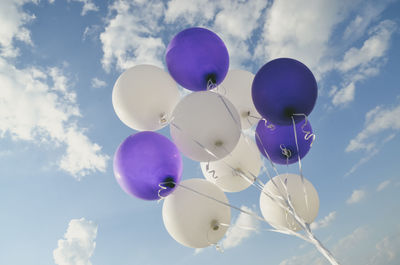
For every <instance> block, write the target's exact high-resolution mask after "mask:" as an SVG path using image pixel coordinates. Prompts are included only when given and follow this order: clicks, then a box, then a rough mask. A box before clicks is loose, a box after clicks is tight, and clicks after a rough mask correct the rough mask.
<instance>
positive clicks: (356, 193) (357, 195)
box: [346, 190, 366, 204]
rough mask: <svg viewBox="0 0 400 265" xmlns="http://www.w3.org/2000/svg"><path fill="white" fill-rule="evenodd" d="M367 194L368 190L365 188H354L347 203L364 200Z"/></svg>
mask: <svg viewBox="0 0 400 265" xmlns="http://www.w3.org/2000/svg"><path fill="white" fill-rule="evenodd" d="M365 196H366V192H365V191H364V190H353V193H352V194H351V196H350V198H348V199H347V201H346V203H347V204H354V203H358V202H360V201H362V200H363V199H364V198H365Z"/></svg>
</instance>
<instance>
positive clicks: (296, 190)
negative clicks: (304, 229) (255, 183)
mask: <svg viewBox="0 0 400 265" xmlns="http://www.w3.org/2000/svg"><path fill="white" fill-rule="evenodd" d="M272 180H273V181H274V182H275V184H276V185H277V187H278V188H277V187H276V186H275V185H274V184H273V183H272V181H271V180H270V181H268V183H267V184H266V185H265V186H264V189H263V192H262V193H261V196H260V208H261V213H262V215H263V216H264V218H265V220H266V221H267V222H268V223H269V224H270V225H271V226H273V227H275V228H277V229H290V230H293V231H298V230H301V227H300V225H299V224H298V223H297V222H296V220H295V219H294V217H293V216H292V215H291V214H290V213H289V212H287V211H286V210H284V209H282V208H281V207H280V206H279V205H278V204H277V203H276V202H274V201H273V200H271V199H270V198H269V197H268V196H267V195H265V194H264V192H265V193H267V194H272V195H273V196H274V198H275V199H276V200H278V201H280V202H281V203H282V204H283V205H287V204H286V203H285V202H284V201H283V200H281V199H278V198H276V196H284V198H286V199H287V198H288V195H289V196H290V199H291V202H292V204H293V208H294V210H295V211H296V214H297V215H298V216H299V217H301V218H302V219H303V220H304V221H305V222H306V223H308V224H311V223H312V222H313V221H314V220H315V218H316V217H317V215H318V209H319V198H318V193H317V191H316V190H315V188H314V186H313V185H312V184H311V182H309V181H308V180H307V179H305V178H303V180H304V186H303V181H302V180H301V176H299V175H295V174H281V175H278V176H276V177H274V178H273V179H272ZM284 183H286V186H287V193H286V191H285V188H284V185H285V184H284Z"/></svg>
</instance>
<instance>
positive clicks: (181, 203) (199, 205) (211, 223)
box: [162, 179, 231, 248]
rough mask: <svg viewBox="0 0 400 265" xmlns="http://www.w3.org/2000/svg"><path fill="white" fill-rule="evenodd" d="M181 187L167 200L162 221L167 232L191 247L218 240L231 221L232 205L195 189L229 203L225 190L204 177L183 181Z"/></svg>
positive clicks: (205, 245)
mask: <svg viewBox="0 0 400 265" xmlns="http://www.w3.org/2000/svg"><path fill="white" fill-rule="evenodd" d="M181 185H182V186H184V187H188V188H190V189H192V190H188V189H186V188H184V187H181V186H178V187H177V188H176V190H175V191H174V192H173V193H172V194H171V195H170V196H168V197H167V198H165V200H164V205H163V209H162V215H163V221H164V225H165V228H166V229H167V231H168V233H169V234H170V235H171V236H172V237H173V238H174V239H175V240H176V241H178V242H179V243H180V244H182V245H184V246H187V247H192V248H204V247H207V246H209V245H211V244H215V243H217V242H218V241H219V240H220V239H221V238H222V237H223V236H224V235H225V233H226V231H227V229H228V227H227V226H222V225H220V224H228V225H229V224H230V219H231V209H230V207H228V206H226V205H223V204H221V203H219V202H216V201H214V200H212V199H210V198H207V197H205V196H202V195H200V194H198V193H196V192H194V191H193V190H195V191H197V192H200V193H202V194H205V195H207V196H210V197H212V198H214V199H216V200H219V201H222V202H224V203H228V199H227V197H226V195H225V194H224V192H223V191H222V190H221V189H220V188H218V187H217V186H216V185H215V184H213V183H211V182H209V181H207V180H204V179H189V180H185V181H182V183H181Z"/></svg>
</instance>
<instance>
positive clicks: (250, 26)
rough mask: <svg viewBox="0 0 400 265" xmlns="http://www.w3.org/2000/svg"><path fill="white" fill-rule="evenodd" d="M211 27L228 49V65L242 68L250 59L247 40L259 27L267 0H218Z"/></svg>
mask: <svg viewBox="0 0 400 265" xmlns="http://www.w3.org/2000/svg"><path fill="white" fill-rule="evenodd" d="M220 3H221V7H220V9H219V11H218V12H217V13H216V15H215V20H214V23H213V26H212V28H213V29H214V30H215V31H216V32H217V33H218V35H219V36H220V37H221V38H222V39H223V40H224V43H225V45H226V47H227V49H228V51H229V54H231V56H230V58H229V59H230V67H231V68H242V66H243V64H244V63H245V62H246V61H248V60H250V59H251V57H252V56H251V53H252V51H251V50H250V43H249V40H250V38H251V36H252V34H253V32H254V31H255V30H256V29H257V28H259V27H260V24H259V20H260V17H261V15H262V12H263V11H264V9H265V7H266V5H267V3H268V1H265V0H254V1H233V0H224V1H220Z"/></svg>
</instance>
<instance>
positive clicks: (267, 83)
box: [252, 58, 318, 125]
mask: <svg viewBox="0 0 400 265" xmlns="http://www.w3.org/2000/svg"><path fill="white" fill-rule="evenodd" d="M317 95H318V87H317V81H316V80H315V77H314V75H313V74H312V72H311V71H310V69H308V68H307V66H305V65H304V64H302V63H301V62H299V61H297V60H294V59H290V58H279V59H275V60H272V61H270V62H268V63H267V64H265V65H264V66H263V67H261V69H260V70H259V71H258V72H257V74H256V75H255V77H254V81H253V85H252V96H253V102H254V106H255V107H256V109H257V111H258V112H259V113H260V114H261V116H263V117H264V118H265V119H267V120H268V121H271V122H272V123H273V124H281V125H289V124H292V117H293V118H294V119H295V121H296V122H299V121H301V120H303V119H304V116H297V115H295V116H293V114H296V113H297V114H305V115H306V116H308V115H309V114H310V113H311V111H312V110H313V108H314V105H315V101H316V100H317Z"/></svg>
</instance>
